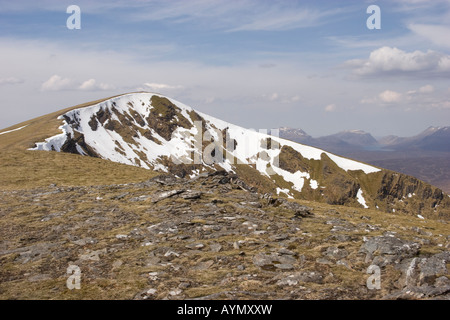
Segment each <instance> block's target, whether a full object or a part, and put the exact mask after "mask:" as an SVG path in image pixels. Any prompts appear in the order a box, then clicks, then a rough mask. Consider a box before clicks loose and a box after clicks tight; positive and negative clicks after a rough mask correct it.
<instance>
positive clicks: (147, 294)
mask: <svg viewBox="0 0 450 320" xmlns="http://www.w3.org/2000/svg"><path fill="white" fill-rule="evenodd" d="M156 292H157V291H156V289H153V288H151V289H145V290H143V291H141V292H139V293H138V294H137V295H135V296H134V300H148V299H153V298H154V297H155V295H156Z"/></svg>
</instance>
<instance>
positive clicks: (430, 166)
mask: <svg viewBox="0 0 450 320" xmlns="http://www.w3.org/2000/svg"><path fill="white" fill-rule="evenodd" d="M280 137H281V138H285V139H289V140H292V141H295V142H299V143H302V144H307V145H311V146H315V147H318V148H321V149H325V150H328V151H330V152H333V153H336V154H338V155H341V156H345V157H350V158H352V159H356V160H359V161H364V162H367V163H370V164H373V165H376V166H380V167H383V168H387V169H390V170H394V171H398V172H401V173H405V174H408V175H412V176H415V177H417V178H419V179H421V180H424V181H427V182H429V183H431V184H433V185H436V186H439V187H440V188H442V189H443V190H445V191H447V192H450V127H429V128H428V129H426V130H424V131H423V132H421V133H419V134H417V135H415V136H412V137H398V136H393V135H390V136H386V137H382V138H379V139H378V140H377V139H375V138H374V137H373V136H372V135H371V134H370V133H367V132H364V131H361V130H348V131H342V132H339V133H336V134H332V135H328V136H323V137H317V138H313V137H312V136H310V135H308V134H307V133H306V132H305V131H303V130H302V129H294V128H286V127H284V128H280Z"/></svg>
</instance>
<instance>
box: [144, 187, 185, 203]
mask: <svg viewBox="0 0 450 320" xmlns="http://www.w3.org/2000/svg"><path fill="white" fill-rule="evenodd" d="M183 192H185V190H184V189H175V190H169V191H163V192H160V193H157V194H156V195H154V196H153V197H152V202H153V203H157V202H159V201H162V200H164V199H167V198H170V197H173V196H174V195H177V194H180V193H183Z"/></svg>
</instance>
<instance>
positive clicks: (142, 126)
mask: <svg viewBox="0 0 450 320" xmlns="http://www.w3.org/2000/svg"><path fill="white" fill-rule="evenodd" d="M130 97H132V99H131V100H133V99H134V100H133V101H130V100H129V99H128V98H130ZM138 97H140V98H138ZM127 99H128V100H127ZM152 99H153V100H154V101H153V102H152ZM144 100H145V101H144ZM99 101H100V102H96V103H91V104H86V105H85V106H82V107H81V108H69V109H68V110H67V109H66V110H64V111H62V112H59V113H58V116H59V120H58V122H59V126H58V128H60V129H59V133H58V134H56V135H48V134H47V135H46V137H45V138H40V139H35V140H34V143H35V145H33V146H30V145H28V148H30V147H31V148H34V149H41V150H47V151H48V150H52V149H53V150H56V151H66V152H69V153H78V154H82V155H91V156H94V157H99V158H105V159H109V160H113V161H114V160H115V161H117V162H121V163H126V164H131V165H135V166H141V167H144V168H151V169H153V170H155V169H156V170H161V171H164V172H172V173H174V174H176V175H178V176H180V177H185V176H192V177H193V176H195V175H196V174H199V173H200V172H201V171H203V170H210V171H211V170H213V171H214V170H226V171H228V172H231V173H237V174H238V175H239V176H241V177H243V180H244V181H246V182H247V183H249V184H250V185H252V186H254V187H256V188H259V189H260V191H261V192H268V193H272V194H277V195H279V196H285V197H289V198H297V199H305V200H314V201H319V202H326V203H329V204H338V205H350V206H355V207H365V206H369V207H372V208H378V209H379V210H382V211H386V212H393V211H395V212H405V213H409V214H422V215H430V216H434V215H438V216H440V215H443V216H446V215H447V213H445V212H446V210H447V204H446V203H447V202H448V199H447V198H448V197H445V196H444V193H443V192H442V191H441V190H439V189H437V188H435V187H433V186H430V185H428V184H425V183H423V182H420V181H419V180H417V179H415V178H413V177H408V176H403V175H398V174H396V173H393V172H390V171H388V170H382V169H379V168H376V167H373V166H370V165H367V164H364V163H361V162H356V161H354V160H350V159H347V158H343V157H339V156H336V155H335V154H332V153H329V152H326V151H324V150H321V149H317V148H314V147H309V146H305V145H301V144H297V143H294V142H292V141H289V140H285V139H281V138H276V137H273V136H268V135H266V134H264V133H258V132H252V131H249V130H247V129H244V128H241V127H238V126H234V125H232V124H229V123H226V122H224V121H221V120H219V119H216V118H214V117H210V116H207V115H205V114H203V113H200V112H196V111H195V110H194V109H192V108H190V107H188V106H186V105H183V104H181V103H180V102H178V101H175V100H173V99H170V98H167V97H164V96H162V95H157V94H152V93H143V92H140V93H130V94H125V95H119V96H116V97H113V98H109V99H102V100H99ZM113 103H115V104H116V105H114V104H113ZM132 105H133V108H131V106H132ZM138 111H139V112H138ZM195 120H199V121H200V123H201V126H202V129H208V130H206V131H211V132H212V133H213V134H211V136H213V135H214V134H216V140H214V139H211V138H213V137H209V138H210V139H209V140H208V139H206V140H207V141H197V140H196V139H195V134H196V128H195V126H194V125H193V123H194V121H195ZM52 121H54V120H52ZM56 123H57V122H55V124H56ZM61 123H63V124H61ZM123 124H125V125H123ZM61 126H65V129H64V130H65V132H63V133H61V131H60V130H61V129H62V128H61ZM22 130H27V127H25V128H23V129H21V130H18V131H15V132H12V133H8V134H5V135H3V136H0V142H1V139H2V137H5V136H8V135H14V134H18V133H19V132H21V131H22ZM28 130H30V128H28ZM197 131H198V130H197ZM93 133H95V134H93ZM220 133H222V137H220ZM41 137H42V136H41ZM108 137H109V138H108ZM111 137H113V138H114V139H111V140H108V139H110V138H111ZM243 137H245V138H246V139H250V140H251V143H250V144H248V145H246V146H245V145H244V144H245V143H244V141H245V140H243ZM217 138H219V139H217ZM96 139H97V140H96ZM43 140H45V141H43ZM218 142H221V143H220V144H218ZM277 143H278V144H279V146H280V148H279V150H277V149H274V148H272V146H271V144H277ZM223 145H226V146H225V147H224V146H223ZM264 145H265V146H264ZM199 146H200V147H199ZM261 146H263V147H264V148H261ZM208 147H209V149H208V150H209V152H210V156H211V155H214V153H216V152H217V153H216V154H217V155H219V154H222V153H223V159H222V161H216V162H213V163H205V162H204V161H203V160H204V159H203V160H202V161H203V162H202V163H189V161H187V162H185V163H183V161H186V160H189V159H190V160H192V157H195V156H196V155H198V154H203V153H204V152H205V149H206V148H208ZM105 148H106V149H107V151H105V150H106V149H105ZM245 148H247V149H245ZM33 152H36V151H33ZM205 154H206V155H207V153H205ZM173 156H175V158H176V159H178V160H180V161H179V162H180V163H178V164H177V165H175V163H174V161H172V160H174V158H173ZM189 157H190V158H189ZM212 158H214V156H213V157H212ZM230 159H231V160H230ZM233 161H234V162H233ZM191 162H192V161H191ZM237 162H241V164H244V165H241V164H239V165H236V163H237ZM276 162H278V165H276ZM409 194H415V195H417V196H414V197H413V198H412V199H411V198H410V197H408V195H409Z"/></svg>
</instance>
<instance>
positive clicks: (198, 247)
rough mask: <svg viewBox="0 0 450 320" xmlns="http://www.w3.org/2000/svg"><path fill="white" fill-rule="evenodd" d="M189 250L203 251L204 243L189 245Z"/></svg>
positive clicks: (187, 246)
mask: <svg viewBox="0 0 450 320" xmlns="http://www.w3.org/2000/svg"><path fill="white" fill-rule="evenodd" d="M185 247H186V248H188V249H191V250H200V249H203V248H204V247H205V245H204V244H203V243H190V244H188V245H186V246H185Z"/></svg>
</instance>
